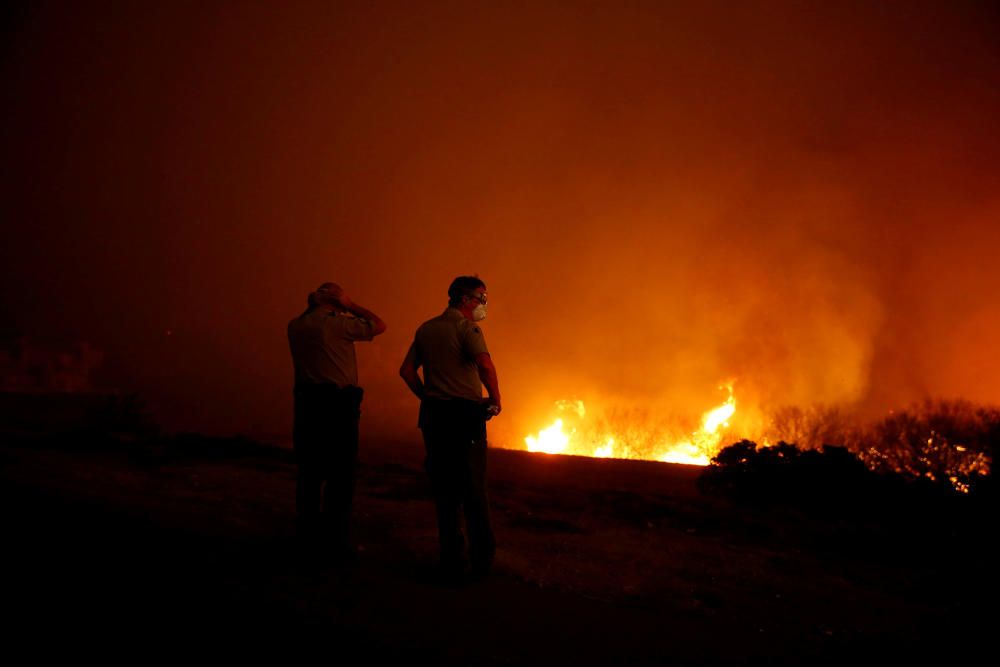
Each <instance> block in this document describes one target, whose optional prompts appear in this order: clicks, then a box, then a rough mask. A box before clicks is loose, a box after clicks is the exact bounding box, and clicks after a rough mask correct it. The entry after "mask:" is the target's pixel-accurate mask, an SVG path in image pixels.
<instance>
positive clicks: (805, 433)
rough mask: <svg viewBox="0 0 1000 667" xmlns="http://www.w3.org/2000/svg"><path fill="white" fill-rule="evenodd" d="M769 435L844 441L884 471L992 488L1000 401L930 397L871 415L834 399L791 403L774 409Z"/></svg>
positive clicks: (809, 443)
mask: <svg viewBox="0 0 1000 667" xmlns="http://www.w3.org/2000/svg"><path fill="white" fill-rule="evenodd" d="M762 435H763V436H764V437H765V438H766V439H767V440H771V441H778V440H784V441H786V442H795V443H797V445H798V447H799V448H801V449H805V450H822V449H823V447H824V446H827V445H829V444H836V445H838V446H841V447H844V448H846V449H847V450H849V451H850V452H852V453H853V454H854V455H855V456H857V457H858V458H859V459H860V460H861V461H862V462H864V463H865V465H867V466H868V468H870V469H872V470H874V471H876V472H880V473H886V474H895V475H899V476H901V477H903V478H905V479H907V480H910V481H914V482H915V481H916V480H923V481H924V482H930V483H931V486H934V485H938V484H941V485H950V486H951V487H953V488H954V489H955V490H957V491H960V492H968V493H972V494H985V493H987V492H989V493H991V492H992V476H991V474H990V471H991V467H992V462H993V454H994V452H995V451H996V445H997V442H998V441H1000V409H997V408H994V407H988V406H980V405H975V404H973V403H971V402H969V401H963V400H927V401H924V402H921V403H915V404H913V405H911V406H909V407H908V408H906V409H903V410H894V411H891V412H889V413H888V414H887V415H885V416H883V417H880V418H878V419H875V420H870V419H869V420H864V419H861V418H859V417H858V416H856V415H854V416H852V415H848V414H845V413H843V412H842V411H840V410H838V409H837V408H833V407H828V406H812V407H807V408H800V407H796V406H789V407H783V408H779V409H777V410H775V411H774V414H773V416H772V419H771V424H770V426H769V428H768V429H767V430H766V432H765V433H763V434H762Z"/></svg>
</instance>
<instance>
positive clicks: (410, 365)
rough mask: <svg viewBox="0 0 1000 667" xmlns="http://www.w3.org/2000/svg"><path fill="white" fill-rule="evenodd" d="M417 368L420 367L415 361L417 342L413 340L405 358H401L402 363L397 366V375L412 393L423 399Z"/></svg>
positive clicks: (421, 383)
mask: <svg viewBox="0 0 1000 667" xmlns="http://www.w3.org/2000/svg"><path fill="white" fill-rule="evenodd" d="M418 368H420V362H419V361H417V344H416V342H414V343H412V344H411V345H410V349H409V351H408V352H407V353H406V358H405V359H403V365H402V366H400V367H399V377H401V378H403V382H405V383H406V386H407V387H409V388H410V391H412V392H413V395H414V396H416V397H417V398H419V399H420V400H421V401H422V400H424V383H423V381H422V380H421V379H420V375H418V374H417V369H418Z"/></svg>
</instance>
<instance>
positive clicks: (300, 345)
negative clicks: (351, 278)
mask: <svg viewBox="0 0 1000 667" xmlns="http://www.w3.org/2000/svg"><path fill="white" fill-rule="evenodd" d="M372 328H373V327H372V323H371V322H369V321H368V320H363V319H361V318H358V317H351V316H350V315H345V314H343V313H331V312H330V311H328V310H326V309H324V308H313V309H311V310H307V311H306V312H304V313H303V314H302V315H300V316H299V317H296V318H295V319H294V320H292V321H291V322H289V323H288V346H289V347H290V348H291V351H292V364H293V365H294V366H295V384H297V385H301V384H335V385H337V386H338V387H347V386H349V385H354V386H357V384H358V361H357V357H356V356H355V353H354V341H357V340H371V339H372V338H373V336H372Z"/></svg>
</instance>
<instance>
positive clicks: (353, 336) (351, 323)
mask: <svg viewBox="0 0 1000 667" xmlns="http://www.w3.org/2000/svg"><path fill="white" fill-rule="evenodd" d="M345 319H346V322H344V337H345V338H347V339H348V340H354V341H357V340H371V339H372V338H374V337H375V334H374V333H373V331H374V330H375V325H373V324H372V323H371V322H369V321H368V320H366V319H363V318H360V317H345Z"/></svg>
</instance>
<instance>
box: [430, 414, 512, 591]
mask: <svg viewBox="0 0 1000 667" xmlns="http://www.w3.org/2000/svg"><path fill="white" fill-rule="evenodd" d="M420 426H421V430H422V431H423V435H424V445H425V447H426V449H427V459H426V468H427V474H428V476H429V477H430V481H431V489H432V491H433V494H434V504H435V507H436V510H437V523H438V540H439V542H440V545H441V563H442V565H443V566H444V567H445V568H446V569H448V570H460V569H461V568H462V567H463V565H464V561H465V557H464V551H465V538H464V536H463V534H462V521H461V519H462V514H464V515H465V527H466V529H467V531H468V535H469V560H470V562H471V565H472V567H473V569H474V570H478V571H479V572H487V571H489V569H490V567H491V566H492V564H493V556H494V554H495V552H496V543H495V540H494V537H493V529H492V527H491V526H490V507H489V499H488V497H487V493H486V451H487V448H486V421H485V415H484V412H483V406H482V405H481V404H479V403H476V402H473V401H462V400H454V401H434V400H426V401H424V402H423V403H422V404H421V407H420Z"/></svg>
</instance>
